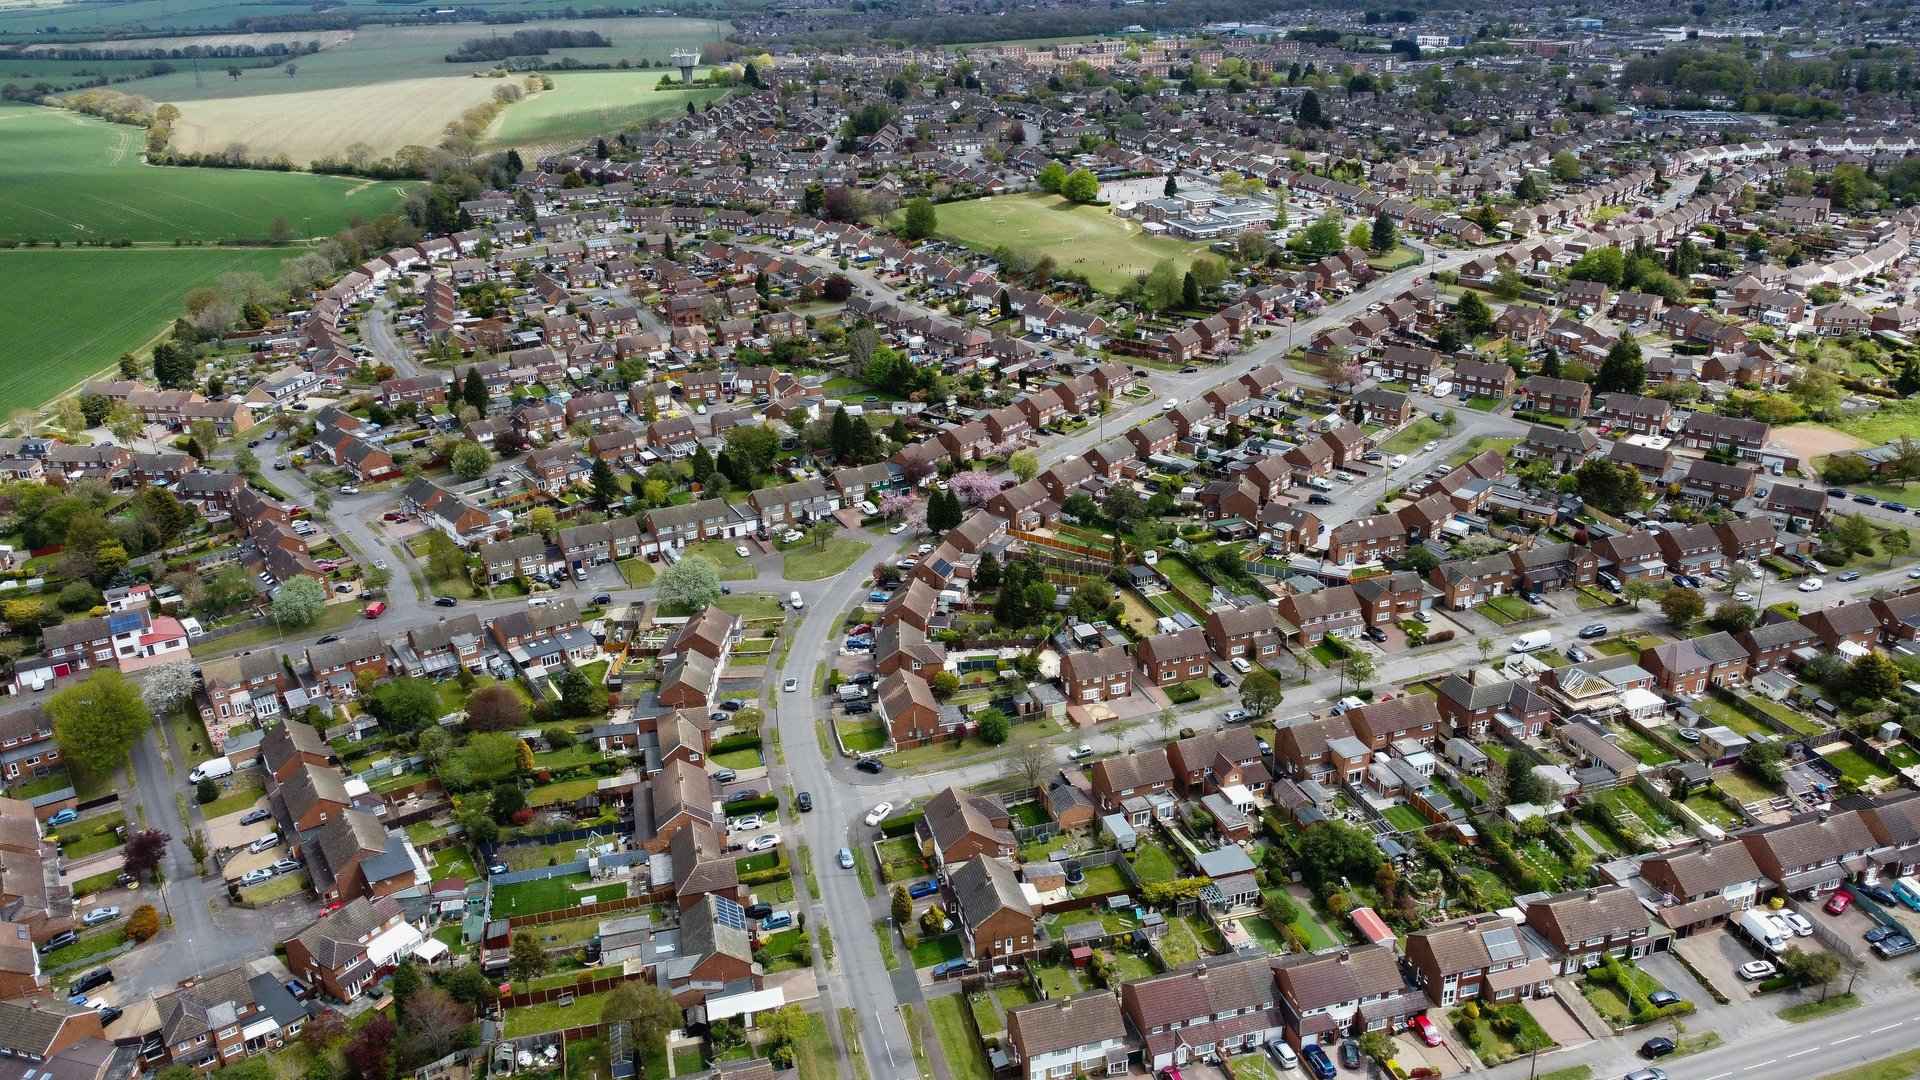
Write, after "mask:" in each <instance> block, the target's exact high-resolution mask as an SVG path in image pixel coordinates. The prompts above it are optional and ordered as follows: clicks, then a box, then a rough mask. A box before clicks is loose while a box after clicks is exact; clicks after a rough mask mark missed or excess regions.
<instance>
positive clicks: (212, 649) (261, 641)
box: [0, 263, 364, 660]
mask: <svg viewBox="0 0 1920 1080" xmlns="http://www.w3.org/2000/svg"><path fill="white" fill-rule="evenodd" d="M0 265H4V263H0ZM363 611H364V609H363V608H361V606H360V605H359V604H358V603H345V604H328V605H327V607H326V610H325V611H322V612H321V613H320V617H319V618H318V619H315V620H314V621H313V622H311V623H309V624H307V625H306V626H303V627H301V628H300V629H299V630H297V631H294V633H295V634H297V635H299V636H300V637H303V638H310V637H311V636H312V635H314V634H325V633H328V632H330V631H334V630H338V629H340V628H341V627H344V626H351V625H353V623H354V621H355V620H357V619H360V618H361V615H362V613H363ZM270 642H273V643H280V644H282V645H284V643H285V637H284V635H282V634H281V632H280V628H279V627H278V626H276V625H274V623H273V621H272V620H268V621H267V622H266V623H265V624H264V625H261V626H256V627H253V628H251V629H247V630H242V631H240V632H239V633H237V634H233V635H230V636H228V637H223V638H220V639H219V640H217V641H210V642H203V643H202V644H199V645H195V646H193V650H194V652H193V656H194V659H196V660H199V659H207V658H211V657H215V656H225V655H226V654H228V653H230V652H234V651H236V650H241V649H251V648H254V647H256V646H260V645H266V644H268V643H270Z"/></svg>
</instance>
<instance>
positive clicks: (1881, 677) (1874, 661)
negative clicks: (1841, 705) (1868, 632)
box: [1843, 651, 1900, 701]
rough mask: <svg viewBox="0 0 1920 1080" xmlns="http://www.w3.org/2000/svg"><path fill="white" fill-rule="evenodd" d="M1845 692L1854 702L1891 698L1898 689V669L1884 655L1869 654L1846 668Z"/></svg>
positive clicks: (1878, 653) (1880, 653)
mask: <svg viewBox="0 0 1920 1080" xmlns="http://www.w3.org/2000/svg"><path fill="white" fill-rule="evenodd" d="M1843 685H1844V686H1845V687H1846V692H1847V694H1848V695H1850V696H1851V697H1852V698H1853V699H1854V700H1856V701H1878V700H1880V699H1881V698H1891V697H1892V696H1893V694H1894V692H1895V691H1896V690H1898V689H1900V669H1899V668H1897V667H1895V666H1894V663H1893V661H1892V660H1889V659H1888V658H1887V656H1886V654H1885V653H1882V652H1877V651H1876V652H1869V653H1865V654H1863V655H1861V657H1860V658H1859V659H1857V660H1855V661H1854V662H1853V663H1851V664H1849V665H1848V666H1847V673H1846V678H1845V680H1844V684H1843Z"/></svg>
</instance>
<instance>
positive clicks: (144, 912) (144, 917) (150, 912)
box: [127, 904, 160, 941]
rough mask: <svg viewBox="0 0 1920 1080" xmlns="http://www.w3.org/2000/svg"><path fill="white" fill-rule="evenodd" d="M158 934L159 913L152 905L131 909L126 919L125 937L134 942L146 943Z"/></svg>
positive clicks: (142, 905)
mask: <svg viewBox="0 0 1920 1080" xmlns="http://www.w3.org/2000/svg"><path fill="white" fill-rule="evenodd" d="M159 932H160V913H159V912H157V911H155V910H154V909H153V905H152V904H141V905H140V906H139V907H137V908H134V909H133V914H132V915H131V916H129V917H128V918H127V936H128V937H129V938H132V939H133V940H134V941H146V940H148V939H149V938H151V937H153V935H155V934H157V933H159Z"/></svg>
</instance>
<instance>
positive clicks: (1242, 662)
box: [1227, 656, 1253, 675]
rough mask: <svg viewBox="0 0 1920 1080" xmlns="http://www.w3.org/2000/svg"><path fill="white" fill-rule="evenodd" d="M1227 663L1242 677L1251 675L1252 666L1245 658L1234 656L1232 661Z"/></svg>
mask: <svg viewBox="0 0 1920 1080" xmlns="http://www.w3.org/2000/svg"><path fill="white" fill-rule="evenodd" d="M1227 663H1229V664H1232V665H1233V670H1235V671H1237V672H1239V673H1240V674H1242V675H1249V674H1252V673H1253V665H1252V664H1250V663H1248V662H1247V658H1246V657H1244V656H1236V657H1234V658H1233V659H1231V660H1229V661H1227Z"/></svg>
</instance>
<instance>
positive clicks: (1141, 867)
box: [1133, 840, 1180, 885]
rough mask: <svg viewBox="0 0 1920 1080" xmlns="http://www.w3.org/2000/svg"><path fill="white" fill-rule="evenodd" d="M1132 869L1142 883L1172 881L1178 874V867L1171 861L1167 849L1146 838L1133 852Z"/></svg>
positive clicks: (1171, 857) (1171, 858)
mask: <svg viewBox="0 0 1920 1080" xmlns="http://www.w3.org/2000/svg"><path fill="white" fill-rule="evenodd" d="M1133 871H1134V873H1135V874H1136V875H1138V876H1139V878H1140V882H1141V884H1143V885H1151V884H1153V883H1154V882H1160V881H1172V880H1173V879H1174V878H1176V877H1178V876H1180V868H1179V866H1178V865H1176V864H1175V863H1174V861H1173V856H1172V855H1171V854H1168V852H1167V849H1166V848H1164V847H1162V846H1160V845H1159V844H1157V843H1155V842H1153V841H1151V840H1148V841H1144V842H1142V843H1141V844H1140V846H1139V847H1137V848H1135V849H1134V852H1133Z"/></svg>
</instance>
